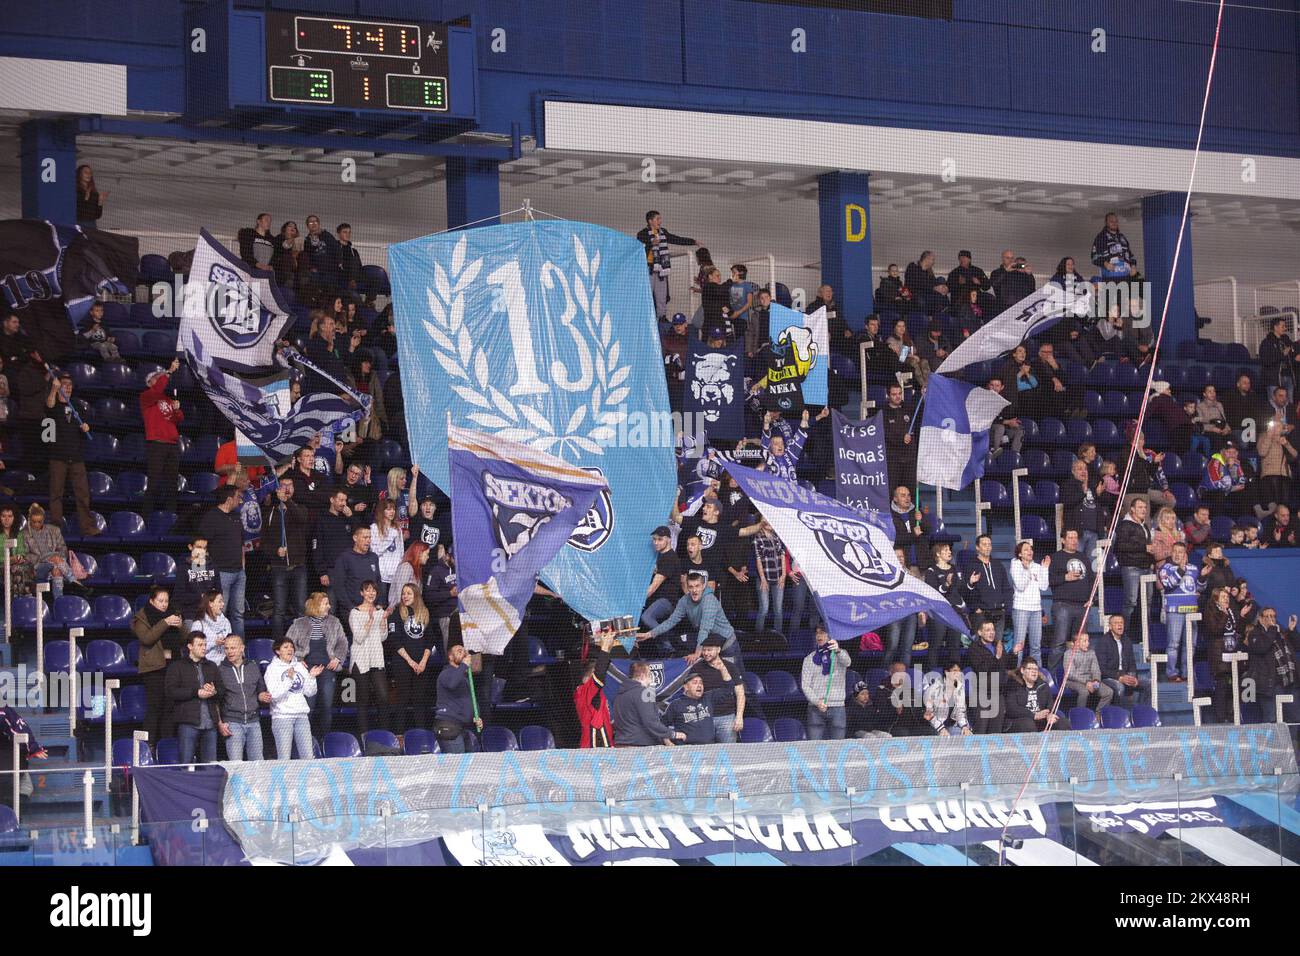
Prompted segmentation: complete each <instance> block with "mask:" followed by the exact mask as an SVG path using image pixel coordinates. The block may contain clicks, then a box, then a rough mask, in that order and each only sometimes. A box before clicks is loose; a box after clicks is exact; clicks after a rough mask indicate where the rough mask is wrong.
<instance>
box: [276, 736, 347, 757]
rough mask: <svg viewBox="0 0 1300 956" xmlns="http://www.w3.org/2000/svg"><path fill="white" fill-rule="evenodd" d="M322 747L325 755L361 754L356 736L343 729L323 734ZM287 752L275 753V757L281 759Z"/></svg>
mask: <svg viewBox="0 0 1300 956" xmlns="http://www.w3.org/2000/svg"><path fill="white" fill-rule="evenodd" d="M323 749H324V751H325V756H326V757H360V756H361V755H362V751H361V745H360V744H359V743H357V738H356V737H353V736H352V735H351V734H349V733H347V732H346V731H343V730H331V731H330V732H329V733H328V734H326V735H325V740H324V745H323ZM286 757H288V754H283V755H281V754H276V758H277V759H280V760H283V759H285V758H286Z"/></svg>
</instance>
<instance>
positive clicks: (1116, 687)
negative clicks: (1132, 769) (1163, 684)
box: [1052, 561, 1151, 707]
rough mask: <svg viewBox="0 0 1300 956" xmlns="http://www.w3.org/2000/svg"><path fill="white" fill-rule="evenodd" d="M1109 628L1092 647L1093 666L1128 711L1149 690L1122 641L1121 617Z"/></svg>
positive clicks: (1112, 618)
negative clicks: (1094, 661)
mask: <svg viewBox="0 0 1300 956" xmlns="http://www.w3.org/2000/svg"><path fill="white" fill-rule="evenodd" d="M1052 563H1053V564H1055V563H1056V562H1055V561H1053V562H1052ZM1109 624H1110V626H1109V628H1108V629H1107V631H1106V633H1105V634H1104V635H1102V636H1101V637H1100V638H1099V639H1098V640H1097V643H1096V644H1094V645H1093V646H1092V649H1093V651H1094V652H1095V653H1096V655H1097V666H1098V667H1100V668H1101V682H1102V683H1103V684H1106V685H1108V686H1109V687H1110V689H1111V690H1112V691H1114V692H1115V696H1114V698H1113V699H1114V701H1115V702H1116V703H1127V704H1128V706H1129V707H1132V706H1133V705H1134V704H1135V703H1141V702H1142V701H1145V700H1146V699H1147V697H1148V695H1149V694H1150V692H1151V687H1150V685H1149V684H1148V683H1147V682H1146V681H1145V680H1144V679H1143V678H1141V677H1138V672H1137V661H1136V659H1135V658H1134V656H1133V645H1132V644H1131V643H1130V642H1129V641H1126V640H1124V616H1123V615H1122V614H1112V615H1111V616H1110V621H1109Z"/></svg>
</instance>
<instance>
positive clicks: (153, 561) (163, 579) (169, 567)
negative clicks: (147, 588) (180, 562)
mask: <svg viewBox="0 0 1300 956" xmlns="http://www.w3.org/2000/svg"><path fill="white" fill-rule="evenodd" d="M140 573H141V574H147V575H149V577H151V578H152V579H153V582H154V584H170V583H171V582H172V581H174V580H176V559H175V558H173V557H172V556H171V555H170V554H163V553H162V552H161V551H146V552H145V553H144V554H142V555H140Z"/></svg>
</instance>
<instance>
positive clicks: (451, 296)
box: [424, 236, 632, 455]
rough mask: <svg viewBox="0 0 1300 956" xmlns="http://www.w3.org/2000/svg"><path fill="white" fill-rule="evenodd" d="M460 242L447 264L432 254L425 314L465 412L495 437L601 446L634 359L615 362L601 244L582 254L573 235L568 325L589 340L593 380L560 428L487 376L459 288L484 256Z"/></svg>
mask: <svg viewBox="0 0 1300 956" xmlns="http://www.w3.org/2000/svg"><path fill="white" fill-rule="evenodd" d="M466 242H467V240H466V238H465V237H462V238H461V240H460V242H458V243H456V247H455V249H454V250H452V257H451V271H450V272H448V271H447V270H446V269H444V268H443V267H442V263H440V262H434V264H433V280H434V285H433V288H427V287H426V290H425V291H426V293H427V296H428V304H429V312H430V314H431V315H432V317H433V320H434V321H432V322H431V321H429V320H428V319H426V320H424V328H425V331H427V332H428V333H429V338H430V339H431V340H432V342H433V346H434V348H433V357H434V358H435V359H437V361H438V364H439V365H441V366H442V368H443V370H444V371H445V372H446V373H447V374H448V375H450V376H451V377H452V379H453V381H452V383H451V389H452V391H453V392H455V393H456V394H457V395H459V396H460V397H461V398H462V399H464V400H465V401H466V402H468V403H469V404H471V405H473V406H474V407H475V409H476V410H475V411H472V412H470V413H469V414H468V415H467V416H466V417H467V418H468V419H469V420H470V421H471V422H473V423H474V424H475V425H478V426H479V427H480V428H483V429H485V430H487V431H490V432H492V433H493V434H495V435H497V436H498V437H501V438H504V439H506V440H508V441H516V442H520V443H521V444H525V445H529V446H531V447H533V448H537V449H539V450H541V451H548V452H549V451H552V450H554V453H556V454H563V453H564V452H565V450H566V449H567V450H571V451H582V452H587V453H589V454H593V455H602V454H604V448H603V447H602V445H601V444H600V443H601V442H603V441H608V440H610V439H612V438H613V437H614V435H615V428H616V426H618V425H619V424H621V423H622V422H624V421H626V419H627V413H626V412H625V411H622V410H621V409H620V405H622V403H623V402H624V401H626V400H627V397H628V394H629V393H630V392H631V388H630V387H629V386H628V385H627V384H626V382H627V380H628V377H629V376H630V375H631V374H632V366H631V365H624V364H620V362H619V357H620V356H619V351H620V350H619V345H620V343H619V342H616V341H614V321H613V318H612V316H610V314H609V312H608V311H606V310H604V309H603V308H602V302H601V289H600V283H599V273H600V252H599V250H598V251H597V252H596V254H595V255H594V256H591V257H588V255H587V250H586V248H585V247H584V246H583V244H582V240H581V239H579V238H578V237H577V236H574V237H573V249H574V254H575V258H576V259H577V264H578V272H577V273H576V274H573V275H570V276H568V277H567V279H568V291H569V293H570V294H571V296H572V299H573V304H574V305H575V306H576V307H577V310H578V313H577V315H575V316H574V319H573V327H574V328H578V329H581V330H582V332H583V333H584V334H585V336H586V337H587V339H588V344H589V345H591V346H592V348H591V352H592V359H593V363H594V368H593V369H592V370H591V371H592V372H593V384H592V388H591V392H590V395H589V397H588V398H587V399H586V400H585V401H584V402H583V403H582V404H581V405H579V406H578V407H577V408H576V409H574V410H573V412H572V413H571V414H570V416H569V421H568V423H567V424H566V425H565V427H564V430H563V432H557V431H556V429H555V427H554V426H553V425H552V424H551V422H550V421H549V420H548V419H547V417H546V416H545V415H543V414H542V413H541V411H539V410H538V409H537V408H536V407H534V406H532V405H529V404H527V403H526V402H525V401H524V400H522V399H516V400H515V401H511V400H510V398H509V397H507V396H506V395H505V394H504V393H503V392H502V391H501V390H500V389H498V388H496V386H494V385H493V384H492V381H491V379H490V376H489V369H488V360H487V353H486V351H485V350H484V349H483V348H481V347H479V346H478V345H476V344H475V341H474V335H473V334H472V333H471V332H470V329H469V327H468V326H467V325H466V323H465V290H466V289H468V288H469V287H470V284H471V283H472V282H473V281H474V280H475V279H476V278H478V275H479V272H480V271H481V270H482V268H483V259H482V258H478V259H475V260H474V261H473V262H468V263H467V262H466V261H465V251H466ZM584 371H585V370H584Z"/></svg>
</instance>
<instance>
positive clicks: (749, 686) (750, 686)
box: [743, 671, 764, 699]
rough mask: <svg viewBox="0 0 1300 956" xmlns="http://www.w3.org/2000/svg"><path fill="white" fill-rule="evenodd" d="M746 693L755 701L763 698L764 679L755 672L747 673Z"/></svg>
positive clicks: (745, 677) (745, 679)
mask: <svg viewBox="0 0 1300 956" xmlns="http://www.w3.org/2000/svg"><path fill="white" fill-rule="evenodd" d="M743 679H744V681H745V693H746V694H748V695H749V696H750V697H753V698H754V699H758V698H759V697H762V696H763V693H764V688H763V681H762V679H761V678H760V677H759V676H758V675H757V674H756V673H754V672H753V671H745V676H744V678H743Z"/></svg>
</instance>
